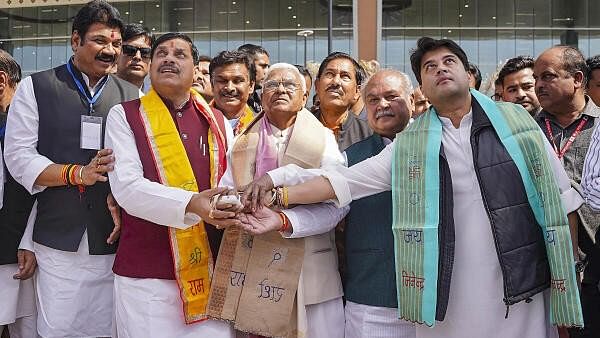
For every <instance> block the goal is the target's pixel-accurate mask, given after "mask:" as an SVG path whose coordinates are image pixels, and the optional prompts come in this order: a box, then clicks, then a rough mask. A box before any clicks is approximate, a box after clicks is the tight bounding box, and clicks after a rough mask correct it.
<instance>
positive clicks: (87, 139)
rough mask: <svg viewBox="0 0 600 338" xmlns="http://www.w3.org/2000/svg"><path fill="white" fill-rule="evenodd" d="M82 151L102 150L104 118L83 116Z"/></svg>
mask: <svg viewBox="0 0 600 338" xmlns="http://www.w3.org/2000/svg"><path fill="white" fill-rule="evenodd" d="M80 144H81V149H93V150H100V149H102V117H101V116H89V115H81V141H80Z"/></svg>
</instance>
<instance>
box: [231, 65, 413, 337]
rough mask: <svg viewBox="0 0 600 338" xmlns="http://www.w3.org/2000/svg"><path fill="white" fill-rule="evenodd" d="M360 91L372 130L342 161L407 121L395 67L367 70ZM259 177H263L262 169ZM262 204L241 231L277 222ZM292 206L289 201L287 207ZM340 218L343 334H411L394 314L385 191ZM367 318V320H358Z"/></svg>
mask: <svg viewBox="0 0 600 338" xmlns="http://www.w3.org/2000/svg"><path fill="white" fill-rule="evenodd" d="M362 97H363V99H364V101H365V106H366V109H367V120H368V122H369V127H371V128H372V129H373V131H374V134H373V135H371V136H369V137H368V138H366V139H364V140H362V141H359V142H357V143H354V144H353V145H351V146H350V147H349V148H348V149H346V151H345V155H346V164H347V165H348V166H351V165H354V164H356V163H358V162H361V161H362V160H364V159H367V158H369V157H372V156H376V155H377V154H379V153H380V152H381V151H382V150H383V149H384V148H385V146H386V145H388V144H390V143H391V142H392V141H393V140H394V138H395V137H396V134H397V133H399V132H401V131H402V130H403V129H404V128H405V127H406V126H407V125H408V121H409V120H410V117H411V114H412V112H413V110H414V101H413V97H412V85H411V83H410V80H409V78H408V76H406V74H404V73H402V72H399V71H395V70H388V69H385V70H380V71H378V72H376V73H375V74H373V76H372V77H371V78H370V79H369V81H368V82H367V83H366V85H365V86H364V87H363V88H362ZM265 178H266V179H267V180H269V176H268V175H265ZM263 184H265V188H264V189H267V190H268V189H270V188H272V185H273V184H272V182H270V181H268V182H267V181H264V182H262V183H257V184H256V185H254V186H253V187H252V188H249V189H248V190H249V191H248V192H249V193H252V190H253V189H256V190H260V188H259V187H260V186H261V185H263ZM264 209H266V208H264ZM264 209H260V210H259V211H258V212H255V213H254V216H257V214H258V215H259V216H257V217H255V218H253V217H252V216H249V217H247V218H245V219H244V220H243V221H242V222H243V223H244V227H245V228H246V230H247V231H250V232H253V233H263V232H264V231H272V230H276V229H278V227H281V226H282V225H281V224H282V221H280V220H279V219H278V218H277V215H276V214H275V213H273V212H271V213H270V214H271V215H266V214H265V213H266V212H263V211H262V210H264ZM298 209H299V207H295V208H294V209H293V210H298ZM343 210H347V208H345V209H343ZM287 212H288V211H286V213H287ZM267 218H270V219H269V220H267ZM290 219H291V218H290ZM294 221H295V220H294V219H292V221H291V224H292V227H293V233H296V232H297V231H302V227H303V226H305V225H304V224H303V223H300V224H298V225H296V224H295V222H294ZM317 223H323V224H322V225H319V224H317ZM325 223H326V222H323V221H322V220H319V219H318V218H314V222H313V223H312V224H311V226H312V227H315V228H316V227H317V226H319V227H321V226H323V227H325V226H326V224H325ZM345 224H346V228H345V231H344V247H345V252H344V260H345V262H344V263H345V266H346V273H345V274H344V293H345V297H346V310H345V312H346V313H345V317H346V322H345V337H347V338H359V337H370V336H373V335H374V334H375V333H374V332H376V334H377V337H400V338H412V337H415V326H414V325H413V324H412V323H409V322H406V321H403V320H399V319H397V314H398V309H397V308H398V302H397V298H396V276H395V273H396V272H395V270H394V240H393V238H394V236H393V234H392V196H391V192H389V191H387V192H382V193H379V194H376V195H373V196H369V197H365V198H362V199H359V200H356V201H354V202H352V203H351V204H350V210H349V212H348V214H347V217H346V222H345ZM268 225H272V227H271V228H269V227H268ZM259 229H260V230H259ZM367 321H368V322H369V325H365V324H364V323H365V322H367Z"/></svg>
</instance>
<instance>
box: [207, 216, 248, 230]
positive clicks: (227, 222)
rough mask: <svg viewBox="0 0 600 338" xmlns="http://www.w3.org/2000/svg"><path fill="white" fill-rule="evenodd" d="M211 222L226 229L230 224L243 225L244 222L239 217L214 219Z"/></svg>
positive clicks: (219, 227) (218, 227)
mask: <svg viewBox="0 0 600 338" xmlns="http://www.w3.org/2000/svg"><path fill="white" fill-rule="evenodd" d="M210 224H212V225H214V226H215V227H216V228H217V229H224V228H228V227H230V226H239V227H241V226H242V222H240V221H239V220H238V219H235V218H230V219H223V220H213V221H211V222H210Z"/></svg>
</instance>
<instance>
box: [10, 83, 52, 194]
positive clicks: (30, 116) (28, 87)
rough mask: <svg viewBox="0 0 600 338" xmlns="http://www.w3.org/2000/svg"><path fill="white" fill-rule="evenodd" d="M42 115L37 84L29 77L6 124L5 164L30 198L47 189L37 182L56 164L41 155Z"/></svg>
mask: <svg viewBox="0 0 600 338" xmlns="http://www.w3.org/2000/svg"><path fill="white" fill-rule="evenodd" d="M38 127H39V113H38V106H37V101H36V100H35V93H34V91H33V82H32V80H31V77H26V78H25V79H23V81H21V83H20V84H19V85H18V87H17V91H16V92H15V95H14V96H13V99H12V102H11V105H10V109H9V113H8V119H7V123H6V137H5V140H4V144H5V148H4V160H5V161H6V167H7V168H8V171H9V172H10V173H11V175H12V176H13V177H14V179H15V180H16V181H17V182H19V183H20V184H21V185H22V186H23V187H25V189H27V191H29V193H30V194H35V193H38V192H40V191H43V190H44V189H46V187H44V186H39V185H35V180H36V179H37V178H38V176H40V174H41V173H42V172H43V171H44V169H46V168H47V167H48V166H49V165H51V164H53V162H52V161H51V160H50V159H48V158H47V157H45V156H42V155H40V154H39V153H38V151H37V143H38Z"/></svg>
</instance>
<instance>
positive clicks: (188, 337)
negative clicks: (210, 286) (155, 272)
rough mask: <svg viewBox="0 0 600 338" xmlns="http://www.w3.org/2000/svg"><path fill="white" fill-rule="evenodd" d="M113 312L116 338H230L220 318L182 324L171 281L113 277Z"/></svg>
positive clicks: (229, 329) (176, 291) (227, 326)
mask: <svg viewBox="0 0 600 338" xmlns="http://www.w3.org/2000/svg"><path fill="white" fill-rule="evenodd" d="M115 312H116V313H115V315H116V324H117V332H118V336H119V338H142V337H143V338H165V337H177V338H198V337H207V338H209V337H210V338H234V337H235V335H236V334H235V331H234V330H233V328H232V326H231V325H230V324H229V323H227V322H224V321H217V320H210V319H209V320H205V321H202V322H199V323H194V324H190V325H186V324H185V320H184V317H183V306H182V303H181V296H180V293H179V287H178V286H177V282H176V281H174V280H165V279H153V278H129V277H123V276H118V275H117V276H115Z"/></svg>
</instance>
